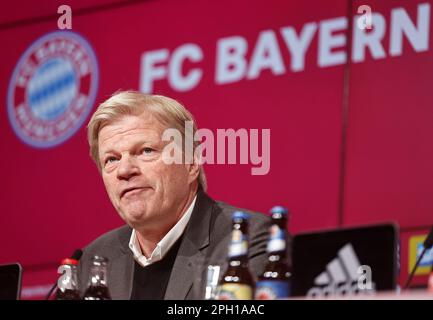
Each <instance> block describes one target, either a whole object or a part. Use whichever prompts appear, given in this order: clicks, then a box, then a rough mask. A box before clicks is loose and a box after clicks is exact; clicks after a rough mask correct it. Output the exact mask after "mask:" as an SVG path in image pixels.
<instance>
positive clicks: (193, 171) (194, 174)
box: [188, 162, 200, 182]
mask: <svg viewBox="0 0 433 320" xmlns="http://www.w3.org/2000/svg"><path fill="white" fill-rule="evenodd" d="M188 173H189V178H190V179H189V180H190V182H192V181H194V180H197V178H198V175H199V173H200V165H199V164H198V163H197V162H194V163H192V164H189V165H188Z"/></svg>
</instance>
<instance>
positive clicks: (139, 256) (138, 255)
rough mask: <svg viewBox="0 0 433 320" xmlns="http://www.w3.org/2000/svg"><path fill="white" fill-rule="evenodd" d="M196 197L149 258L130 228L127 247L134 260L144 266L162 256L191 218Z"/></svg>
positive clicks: (134, 232)
mask: <svg viewBox="0 0 433 320" xmlns="http://www.w3.org/2000/svg"><path fill="white" fill-rule="evenodd" d="M196 199H197V196H195V197H194V199H193V200H192V202H191V204H190V206H189V207H188V210H186V212H185V214H184V215H183V216H182V218H180V220H179V221H178V222H177V223H176V224H175V225H174V226H173V228H171V229H170V231H169V232H168V233H167V234H166V235H165V236H164V238H162V239H161V241H159V242H158V243H157V245H156V247H155V249H154V250H153V252H152V254H151V255H150V257H149V258H146V256H145V255H143V252H142V251H141V248H140V243H139V242H138V239H137V234H136V231H135V230H134V229H133V230H132V234H131V239H130V240H129V248H130V249H131V251H132V253H133V254H134V259H135V261H137V262H138V263H139V264H140V265H141V266H142V267H146V266H148V265H150V264H152V263H155V262H157V261H160V260H161V259H162V258H164V256H165V255H166V254H167V252H168V251H169V250H170V248H171V247H172V246H173V244H174V243H175V242H176V241H177V240H178V239H179V238H180V236H181V235H182V234H183V232H184V231H185V228H186V225H187V224H188V222H189V219H190V218H191V214H192V210H193V209H194V205H195V200H196Z"/></svg>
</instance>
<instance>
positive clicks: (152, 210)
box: [98, 112, 198, 231]
mask: <svg viewBox="0 0 433 320" xmlns="http://www.w3.org/2000/svg"><path fill="white" fill-rule="evenodd" d="M165 129H166V127H165V126H164V125H163V124H162V123H161V122H159V121H158V120H157V119H156V118H155V117H154V116H152V115H151V114H150V113H148V112H143V113H142V114H141V115H140V116H124V117H121V118H120V119H118V120H116V121H114V122H112V123H109V124H108V125H106V126H104V127H103V128H102V129H101V131H100V132H99V139H98V144H99V158H100V163H101V167H102V171H101V172H102V178H103V181H104V184H105V188H106V189H107V193H108V196H109V197H110V200H111V202H112V203H113V205H114V207H115V208H116V210H117V212H118V213H119V214H120V216H121V217H122V218H123V219H124V220H125V221H126V222H127V223H128V224H129V225H130V226H131V227H133V228H135V229H138V230H140V229H142V230H155V231H156V230H158V229H161V228H163V229H164V228H167V227H171V226H172V225H174V224H175V223H176V221H177V220H178V218H179V216H180V214H181V213H182V210H183V209H184V207H185V205H186V202H187V200H188V197H189V196H190V194H191V189H192V188H191V186H192V185H193V184H194V183H195V181H196V178H197V175H198V168H196V167H195V166H194V165H185V164H165V163H164V162H163V161H162V152H163V148H164V147H165V146H166V144H167V143H168V142H166V141H162V140H161V137H162V133H163V131H164V130H165Z"/></svg>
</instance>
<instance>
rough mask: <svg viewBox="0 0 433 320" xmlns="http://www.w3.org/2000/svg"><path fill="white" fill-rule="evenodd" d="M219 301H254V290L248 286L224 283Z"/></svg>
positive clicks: (218, 297) (220, 290)
mask: <svg viewBox="0 0 433 320" xmlns="http://www.w3.org/2000/svg"><path fill="white" fill-rule="evenodd" d="M218 291H219V292H218V295H217V299H218V300H252V299H253V289H252V288H251V286H249V285H247V284H238V283H224V284H222V285H221V286H220V287H219V290H218Z"/></svg>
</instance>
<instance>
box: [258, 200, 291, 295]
mask: <svg viewBox="0 0 433 320" xmlns="http://www.w3.org/2000/svg"><path fill="white" fill-rule="evenodd" d="M271 215H272V226H271V227H270V229H269V240H268V246H267V252H268V263H267V264H266V267H265V270H264V271H263V273H262V274H261V275H260V276H259V277H258V281H257V283H256V293H255V299H257V300H273V299H281V298H287V297H288V296H290V280H291V274H292V272H291V268H290V266H289V265H288V264H287V259H286V252H287V216H288V210H287V209H286V208H284V207H281V206H276V207H273V208H272V209H271Z"/></svg>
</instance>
